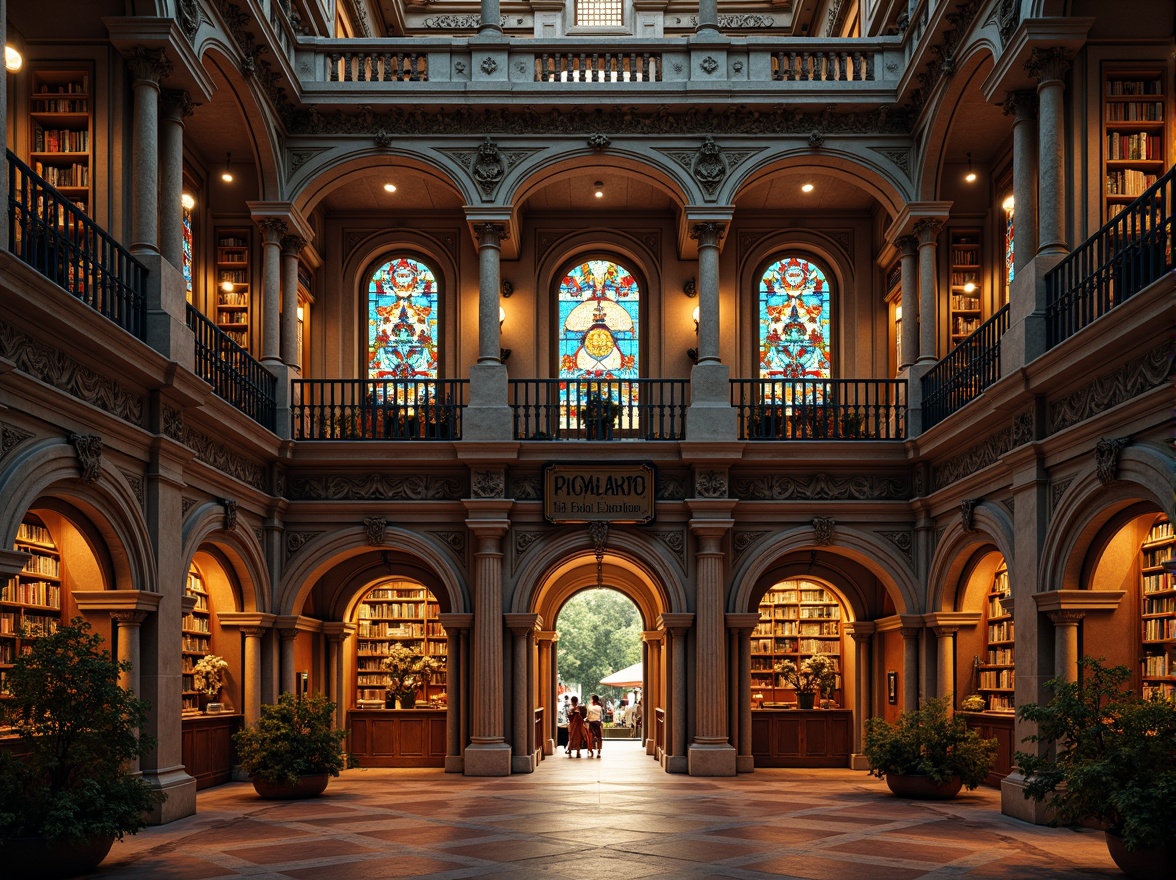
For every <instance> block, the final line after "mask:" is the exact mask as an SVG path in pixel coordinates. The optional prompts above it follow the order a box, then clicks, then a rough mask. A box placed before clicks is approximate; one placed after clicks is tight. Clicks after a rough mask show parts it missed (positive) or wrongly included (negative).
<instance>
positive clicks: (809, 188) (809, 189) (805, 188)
mask: <svg viewBox="0 0 1176 880" xmlns="http://www.w3.org/2000/svg"><path fill="white" fill-rule="evenodd" d="M800 191H801V192H806V193H811V192H812V191H813V185H812V184H811V183H806V184H805V185H804V186H802V187H801V188H800Z"/></svg>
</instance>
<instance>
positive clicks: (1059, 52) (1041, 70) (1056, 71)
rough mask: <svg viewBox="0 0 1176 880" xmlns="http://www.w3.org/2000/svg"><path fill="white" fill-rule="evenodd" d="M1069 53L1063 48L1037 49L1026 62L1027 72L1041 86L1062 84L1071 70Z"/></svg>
mask: <svg viewBox="0 0 1176 880" xmlns="http://www.w3.org/2000/svg"><path fill="white" fill-rule="evenodd" d="M1069 54H1070V53H1069V51H1068V50H1066V49H1064V48H1062V47H1061V46H1053V47H1051V48H1048V49H1041V48H1037V49H1034V50H1033V52H1032V53H1031V54H1030V56H1029V59H1028V60H1027V61H1026V62H1025V72H1026V73H1028V74H1029V75H1030V76H1031V77H1033V78H1034V79H1035V80H1037V83H1038V85H1039V86H1043V85H1045V84H1046V83H1049V82H1061V81H1062V77H1064V76H1065V75H1066V71H1068V70H1069V69H1070V59H1069Z"/></svg>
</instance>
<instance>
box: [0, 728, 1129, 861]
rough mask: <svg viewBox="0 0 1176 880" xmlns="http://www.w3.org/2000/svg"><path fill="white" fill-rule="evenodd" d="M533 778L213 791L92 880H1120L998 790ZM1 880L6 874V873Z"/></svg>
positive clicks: (828, 778)
mask: <svg viewBox="0 0 1176 880" xmlns="http://www.w3.org/2000/svg"><path fill="white" fill-rule="evenodd" d="M606 744H607V745H608V746H609V747H608V749H606V750H605V751H607V752H608V754H607V755H604V756H603V758H600V759H593V760H590V759H588V758H587V757H584V758H581V759H579V760H577V759H575V758H566V757H564V755H563V753H562V751H561V752H559V753H557V754H556V755H555V756H553V757H551V758H548V759H547V760H546V761H544V762H543V763H542V764H541V765H540V766H539V768H538V770H537V771H536V772H535V773H532V774H528V775H519V776H511V777H507V778H497V779H486V778H481V779H475V778H468V779H467V778H464V777H461V776H456V775H446V774H445V773H442V772H441V771H437V770H349V771H346V772H345V773H344V774H343V775H342V776H341V777H340V778H338V779H332V780H331V783H330V786H329V787H328V789H327V792H326V794H325V795H324V796H323V797H322V798H320V799H317V800H310V801H286V802H282V801H263V800H259V799H258V798H257V796H256V795H255V794H254V792H253V789H252V787H251V786H249V785H248V784H243V783H233V784H230V785H224V786H221V787H219V788H213V789H209V790H207V791H203V792H201V793H200V794H199V796H198V798H197V813H196V815H195V816H191V817H189V818H187V819H183V820H181V821H179V822H175V823H172V824H171V825H167V826H165V827H161V828H150V829H147V830H146V831H143V832H141V833H139V834H138V835H136V836H134V837H127V838H126V840H125V841H124V842H122V843H116V844H115V845H114V849H113V850H111V853H110V855H109V856H107V858H106V861H105V862H104V863H103V866H102V868H101V869H100V870H99V871H98V872H97V873H95V874H93V875H90V876H92V877H103V878H122V877H126V878H144V880H203V878H214V877H254V878H262V880H268V878H297V880H317V878H323V880H327V878H331V880H335V878H344V880H347V878H355V880H366V878H386V877H388V878H390V877H437V878H460V877H489V876H501V877H509V878H511V880H530V878H548V880H560V878H567V880H628V878H689V877H730V878H742V880H760V878H773V880H778V878H809V880H914V878H949V877H950V878H957V877H968V878H981V877H983V878H1008V880H1026V878H1047V877H1049V878H1071V877H1072V878H1090V877H1121V876H1122V875H1121V874H1119V873H1118V871H1117V870H1116V869H1115V867H1114V865H1113V864H1112V862H1111V860H1110V858H1109V856H1108V855H1107V850H1106V846H1105V845H1104V844H1103V839H1102V834H1100V833H1098V832H1095V831H1090V830H1081V831H1071V830H1067V829H1051V828H1041V827H1036V826H1033V825H1027V824H1025V823H1022V822H1018V821H1016V820H1013V819H1009V818H1007V817H1005V816H1002V815H1001V814H1000V809H999V805H1000V800H999V796H998V793H997V792H996V791H994V790H992V789H983V788H982V789H978V790H976V791H974V792H965V793H963V794H962V795H961V796H960V797H959V798H958V799H956V800H953V801H947V802H911V801H903V800H899V799H897V798H895V797H894V796H893V795H891V794H890V792H889V790H888V789H887V788H886V785H885V783H884V782H882V781H881V780H878V779H874V778H873V777H871V776H869V775H867V774H866V773H864V772H853V771H849V770H757V771H756V772H755V773H754V774H749V775H742V776H738V777H735V778H726V779H703V778H697V779H696V778H692V777H688V776H679V775H673V776H671V775H668V774H666V773H663V772H662V771H661V770H660V768H659V767H658V765H657V764H656V763H655V762H654V761H653V759H651V758H648V757H646V756H645V754H644V752H643V751H642V750H640V749H639V747H638V746H637V744H636V743H621V742H615V743H614V742H609V743H606ZM0 873H3V871H2V869H0Z"/></svg>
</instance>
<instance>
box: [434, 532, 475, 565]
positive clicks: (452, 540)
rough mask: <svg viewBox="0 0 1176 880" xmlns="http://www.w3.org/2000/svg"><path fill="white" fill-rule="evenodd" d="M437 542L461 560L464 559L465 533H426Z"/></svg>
mask: <svg viewBox="0 0 1176 880" xmlns="http://www.w3.org/2000/svg"><path fill="white" fill-rule="evenodd" d="M426 534H429V535H432V536H433V537H434V538H436V539H437V540H439V541H440V542H441V543H442V544H444V545H445V546H446V547H448V548H449V549H450V550H452V551H453V552H454V553H456V554H457V555H458V556H460V557H461V558H462V559H463V560H464V558H465V549H466V533H465V532H448V531H446V532H427V533H426Z"/></svg>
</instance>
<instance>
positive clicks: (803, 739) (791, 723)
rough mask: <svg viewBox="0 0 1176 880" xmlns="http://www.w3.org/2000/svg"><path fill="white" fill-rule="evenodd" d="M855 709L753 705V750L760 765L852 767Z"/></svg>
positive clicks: (756, 763) (756, 762) (752, 752)
mask: <svg viewBox="0 0 1176 880" xmlns="http://www.w3.org/2000/svg"><path fill="white" fill-rule="evenodd" d="M852 749H853V710H851V709H753V710H752V712H751V754H752V756H753V757H754V759H755V766H756V767H848V766H849V758H850V752H851V751H852Z"/></svg>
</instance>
